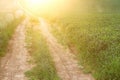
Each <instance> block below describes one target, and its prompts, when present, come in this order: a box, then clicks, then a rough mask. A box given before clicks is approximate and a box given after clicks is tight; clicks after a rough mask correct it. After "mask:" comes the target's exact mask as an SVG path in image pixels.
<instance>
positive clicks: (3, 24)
mask: <svg viewBox="0 0 120 80" xmlns="http://www.w3.org/2000/svg"><path fill="white" fill-rule="evenodd" d="M22 19H23V18H19V19H15V18H14V17H11V18H9V17H8V16H7V13H2V14H0V57H2V56H4V55H5V53H6V51H7V46H8V42H9V40H10V39H11V37H12V35H13V33H14V30H15V28H16V27H17V26H18V24H19V23H20V22H21V21H22Z"/></svg>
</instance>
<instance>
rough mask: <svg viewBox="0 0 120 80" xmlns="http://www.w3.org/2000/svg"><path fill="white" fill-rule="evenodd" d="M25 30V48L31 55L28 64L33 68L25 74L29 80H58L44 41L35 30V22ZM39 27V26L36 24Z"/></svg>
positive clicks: (38, 31)
mask: <svg viewBox="0 0 120 80" xmlns="http://www.w3.org/2000/svg"><path fill="white" fill-rule="evenodd" d="M30 24H32V25H34V26H31V25H28V27H27V28H26V42H27V48H28V50H29V53H30V55H31V60H30V63H31V64H33V65H34V66H33V68H32V69H31V70H29V71H27V72H26V73H25V74H26V76H27V77H28V79H29V80H60V78H59V77H58V75H57V72H56V69H55V66H54V62H53V60H52V57H51V55H50V52H49V49H48V46H47V43H46V40H45V39H44V38H43V36H42V35H41V32H40V30H38V29H37V27H38V26H37V27H36V26H35V25H36V21H35V20H34V21H32V22H31V23H30ZM37 25H39V24H37Z"/></svg>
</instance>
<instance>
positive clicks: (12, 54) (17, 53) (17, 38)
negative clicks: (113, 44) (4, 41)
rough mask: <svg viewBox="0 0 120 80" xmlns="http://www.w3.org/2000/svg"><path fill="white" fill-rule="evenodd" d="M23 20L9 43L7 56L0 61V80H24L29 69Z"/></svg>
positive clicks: (24, 22)
mask: <svg viewBox="0 0 120 80" xmlns="http://www.w3.org/2000/svg"><path fill="white" fill-rule="evenodd" d="M26 23H27V22H26V20H24V21H23V22H22V23H21V24H20V25H19V26H18V27H17V29H16V31H15V33H14V35H13V38H12V39H11V41H10V42H9V46H8V48H9V50H8V52H7V55H6V56H5V57H3V58H2V59H1V61H0V80H26V77H25V75H24V72H25V71H27V70H28V69H29V65H28V63H27V60H28V59H29V55H28V52H27V49H26V47H25V46H26V44H25V24H26Z"/></svg>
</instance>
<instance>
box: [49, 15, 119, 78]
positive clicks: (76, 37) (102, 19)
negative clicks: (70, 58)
mask: <svg viewBox="0 0 120 80" xmlns="http://www.w3.org/2000/svg"><path fill="white" fill-rule="evenodd" d="M51 23H52V25H51V26H52V27H51V31H52V33H53V34H54V35H55V36H56V38H57V39H58V41H59V42H61V43H62V44H63V45H65V46H66V47H68V48H71V47H74V49H75V50H77V54H75V55H76V56H77V58H78V61H79V64H82V65H83V66H84V71H85V72H87V73H92V74H93V76H94V77H95V78H96V80H119V79H120V15H119V14H86V15H85V14H84V15H70V16H66V17H61V18H55V19H51Z"/></svg>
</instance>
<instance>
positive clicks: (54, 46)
mask: <svg viewBox="0 0 120 80" xmlns="http://www.w3.org/2000/svg"><path fill="white" fill-rule="evenodd" d="M40 23H41V25H40V30H41V32H42V34H43V35H44V37H45V38H46V41H47V43H48V46H49V49H50V51H51V56H52V57H53V59H54V62H55V66H56V69H57V73H58V75H59V76H60V78H61V79H62V80H94V79H93V77H92V76H91V75H90V74H84V73H83V72H82V70H81V69H80V65H78V62H77V60H75V56H74V55H73V54H72V53H70V51H69V49H65V48H64V47H63V46H62V45H61V44H60V43H58V42H57V40H56V38H55V37H54V36H53V35H52V34H51V32H50V31H49V29H48V28H49V24H48V23H47V22H46V21H45V20H43V19H40Z"/></svg>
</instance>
